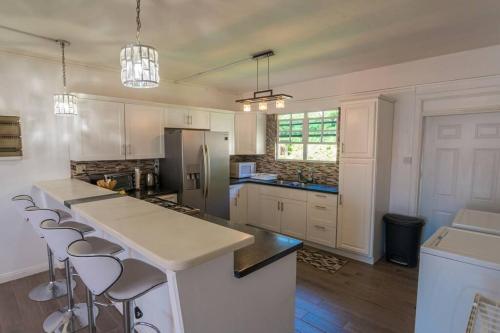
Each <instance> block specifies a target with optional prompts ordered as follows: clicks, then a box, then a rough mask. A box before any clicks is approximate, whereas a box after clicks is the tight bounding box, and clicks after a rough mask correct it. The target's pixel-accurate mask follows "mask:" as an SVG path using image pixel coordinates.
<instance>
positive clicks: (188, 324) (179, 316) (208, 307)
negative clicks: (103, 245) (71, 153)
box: [34, 179, 301, 333]
mask: <svg viewBox="0 0 500 333" xmlns="http://www.w3.org/2000/svg"><path fill="white" fill-rule="evenodd" d="M34 192H35V194H36V195H37V196H38V197H39V199H40V200H41V201H40V202H42V203H43V204H45V205H46V206H47V207H57V208H60V209H66V210H68V212H70V213H71V214H72V215H73V217H74V219H75V220H77V221H80V222H83V223H87V224H89V225H91V226H92V227H94V228H95V229H96V234H97V236H99V237H102V238H106V239H108V240H110V241H113V242H115V243H118V244H119V245H121V246H122V247H123V248H124V249H125V251H124V253H122V254H120V257H121V258H122V257H123V258H126V257H128V258H137V259H140V260H144V261H146V262H148V263H150V264H152V265H154V266H156V267H158V268H160V269H161V270H162V271H164V272H165V273H166V274H167V278H168V282H167V283H166V286H163V287H160V288H157V289H156V290H154V291H153V292H151V293H150V294H148V295H145V296H144V297H141V298H140V299H138V300H137V302H136V306H138V307H140V309H141V311H142V312H143V313H144V318H143V319H144V320H146V321H148V322H151V323H154V324H155V325H156V326H157V327H159V328H160V329H161V331H162V332H176V333H177V332H180V333H183V332H186V333H187V332H190V333H191V332H192V333H197V332H200V333H202V332H203V333H210V332H213V333H218V332H241V333H245V332H248V333H250V332H283V333H285V332H286V333H288V332H291V331H293V320H294V299H295V296H294V295H295V270H296V254H295V250H296V249H297V248H298V247H299V246H301V242H299V241H295V242H293V241H291V240H293V239H290V238H286V237H285V239H286V241H285V243H286V244H285V245H283V244H281V247H273V246H271V250H270V251H271V252H272V256H271V257H269V258H268V257H265V258H263V260H262V261H261V262H262V264H261V265H260V266H259V267H257V266H255V267H254V266H252V267H250V269H248V268H247V269H242V271H241V272H242V273H241V276H239V277H240V278H238V276H237V274H236V269H235V252H237V251H239V250H245V248H248V250H247V253H246V255H247V257H248V251H252V250H251V249H252V246H255V245H254V242H255V237H261V239H263V237H262V236H261V235H259V233H258V232H255V231H253V230H252V229H251V228H249V229H246V231H248V232H249V233H247V232H245V228H239V229H240V230H241V231H239V230H237V229H238V228H231V227H230V226H229V225H224V223H221V222H220V221H218V223H217V221H215V222H214V221H212V222H209V221H205V220H202V219H200V218H197V217H193V216H189V215H185V214H181V213H178V212H175V211H172V210H169V209H165V208H163V207H160V206H156V205H154V204H151V203H148V202H145V201H142V200H139V199H136V198H132V197H128V196H119V195H118V196H114V195H113V194H115V192H112V191H109V190H105V189H102V188H99V187H97V186H94V185H91V184H88V183H85V182H82V181H79V180H75V179H62V180H53V181H43V182H38V183H36V184H34ZM86 198H88V199H87V200H86ZM99 198H101V199H99ZM70 200H71V201H72V204H71V206H70V207H71V208H70V209H68V207H67V206H65V202H68V201H70ZM252 233H253V234H255V235H259V236H254V235H252ZM266 233H267V232H266ZM266 237H268V236H266ZM269 239H271V238H269ZM258 243H259V244H260V243H262V242H258ZM266 244H267V245H269V242H268V243H266ZM262 255H266V253H261V256H262ZM252 256H253V255H250V257H252ZM241 258H243V257H242V256H241ZM270 259H272V260H270ZM141 320H142V319H141Z"/></svg>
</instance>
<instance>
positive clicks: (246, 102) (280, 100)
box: [236, 50, 292, 112]
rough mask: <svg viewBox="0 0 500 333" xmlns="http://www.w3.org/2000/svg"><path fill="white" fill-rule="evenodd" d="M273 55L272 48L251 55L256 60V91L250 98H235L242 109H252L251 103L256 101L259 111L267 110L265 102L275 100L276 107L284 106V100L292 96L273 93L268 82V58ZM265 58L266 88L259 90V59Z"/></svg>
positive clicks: (248, 110) (281, 107)
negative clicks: (241, 105)
mask: <svg viewBox="0 0 500 333" xmlns="http://www.w3.org/2000/svg"><path fill="white" fill-rule="evenodd" d="M273 55H274V52H273V51H272V50H267V51H263V52H259V53H256V54H254V55H252V59H253V60H256V61H257V91H255V92H254V93H253V97H252V98H245V99H239V100H236V103H242V104H243V111H245V112H250V111H252V104H254V103H258V109H259V111H267V102H272V101H276V109H284V108H285V100H286V99H290V98H292V96H290V95H287V94H276V95H275V94H274V93H273V90H272V89H271V88H270V84H269V58H270V57H272V56H273ZM263 58H267V89H266V90H259V60H260V59H263Z"/></svg>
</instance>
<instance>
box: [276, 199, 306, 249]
mask: <svg viewBox="0 0 500 333" xmlns="http://www.w3.org/2000/svg"><path fill="white" fill-rule="evenodd" d="M306 229H307V204H306V202H304V201H297V200H290V199H281V232H282V233H284V234H285V235H289V236H292V237H297V238H301V239H305V238H306Z"/></svg>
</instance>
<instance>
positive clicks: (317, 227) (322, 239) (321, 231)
mask: <svg viewBox="0 0 500 333" xmlns="http://www.w3.org/2000/svg"><path fill="white" fill-rule="evenodd" d="M336 230H337V229H336V228H335V225H333V224H331V223H325V222H321V221H316V220H314V221H309V220H307V238H306V239H307V240H308V241H310V242H313V243H317V244H321V245H325V246H328V247H331V248H334V247H335V243H336V241H335V237H336Z"/></svg>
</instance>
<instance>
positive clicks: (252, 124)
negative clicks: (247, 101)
mask: <svg viewBox="0 0 500 333" xmlns="http://www.w3.org/2000/svg"><path fill="white" fill-rule="evenodd" d="M234 132H235V154H236V155H258V154H265V153H266V115H265V114H262V113H256V112H249V113H242V112H237V113H235V115H234Z"/></svg>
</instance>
